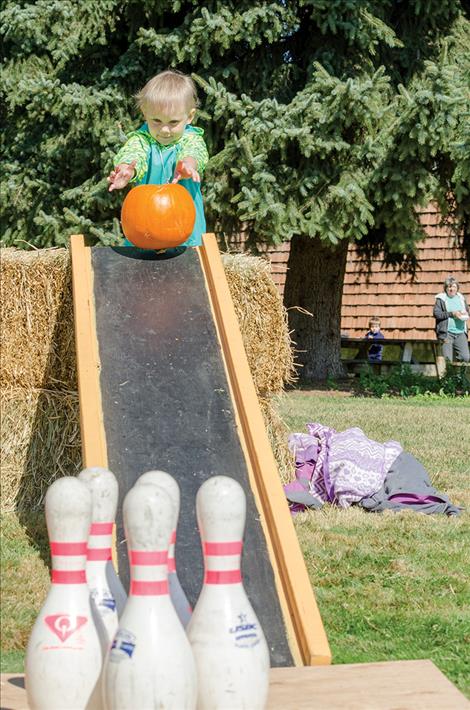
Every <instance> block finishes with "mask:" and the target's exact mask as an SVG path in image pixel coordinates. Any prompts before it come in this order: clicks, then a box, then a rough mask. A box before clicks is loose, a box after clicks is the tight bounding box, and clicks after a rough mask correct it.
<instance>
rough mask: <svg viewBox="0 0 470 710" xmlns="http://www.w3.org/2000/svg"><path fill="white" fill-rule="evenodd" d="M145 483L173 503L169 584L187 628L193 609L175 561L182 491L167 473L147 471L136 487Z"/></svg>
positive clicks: (178, 612) (177, 608) (181, 619)
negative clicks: (154, 486) (162, 492)
mask: <svg viewBox="0 0 470 710" xmlns="http://www.w3.org/2000/svg"><path fill="white" fill-rule="evenodd" d="M144 483H145V484H147V483H150V484H154V485H157V486H160V488H163V490H165V491H166V492H167V493H168V495H169V496H170V498H171V502H172V503H173V531H172V533H171V538H170V547H169V548H168V584H169V587H170V597H171V601H172V602H173V606H174V607H175V609H176V613H177V614H178V617H179V620H180V621H181V623H182V624H183V626H184V627H185V628H186V626H187V625H188V622H189V620H190V618H191V613H192V609H191V606H190V604H189V602H188V599H187V597H186V594H185V593H184V590H183V588H182V586H181V584H180V581H179V579H178V574H177V572H176V561H175V545H176V528H177V525H178V516H179V512H180V489H179V486H178V484H177V482H176V481H175V479H174V478H173V476H170V474H169V473H165V471H147V472H146V473H143V474H142V475H141V476H139V478H138V479H137V481H136V483H135V485H142V484H144Z"/></svg>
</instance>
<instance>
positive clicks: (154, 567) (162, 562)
mask: <svg viewBox="0 0 470 710" xmlns="http://www.w3.org/2000/svg"><path fill="white" fill-rule="evenodd" d="M129 557H130V564H131V584H130V589H129V593H130V595H131V596H138V597H147V596H161V595H165V594H169V589H168V580H167V578H166V576H167V564H168V550H129ZM141 576H143V577H145V579H142V578H140V577H141ZM149 576H151V577H154V579H148V577H149ZM162 576H163V577H164V579H162ZM136 577H139V579H136Z"/></svg>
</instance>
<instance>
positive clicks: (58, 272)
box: [0, 248, 77, 390]
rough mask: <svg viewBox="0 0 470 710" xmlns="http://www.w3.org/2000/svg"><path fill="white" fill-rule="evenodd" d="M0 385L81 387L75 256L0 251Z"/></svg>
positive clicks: (50, 251) (56, 251)
mask: <svg viewBox="0 0 470 710" xmlns="http://www.w3.org/2000/svg"><path fill="white" fill-rule="evenodd" d="M0 269H1V271H0V277H1V328H2V367H1V372H0V385H1V386H10V387H26V388H46V389H65V390H73V389H76V386H77V385H76V373H75V343H74V331H73V305H72V288H71V265H70V254H69V252H68V250H67V249H41V250H36V251H23V250H20V249H14V248H7V249H2V250H1V258H0Z"/></svg>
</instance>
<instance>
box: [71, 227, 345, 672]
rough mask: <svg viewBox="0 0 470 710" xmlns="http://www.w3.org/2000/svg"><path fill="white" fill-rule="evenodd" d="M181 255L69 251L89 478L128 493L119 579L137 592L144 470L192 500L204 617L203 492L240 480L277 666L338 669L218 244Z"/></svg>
mask: <svg viewBox="0 0 470 710" xmlns="http://www.w3.org/2000/svg"><path fill="white" fill-rule="evenodd" d="M203 241H204V244H203V246H202V247H198V248H196V249H187V250H186V251H184V252H183V253H181V254H179V255H178V256H174V257H171V258H169V257H168V255H166V254H162V255H158V254H154V253H153V252H152V253H149V254H148V255H147V254H145V253H143V252H140V251H138V250H136V249H134V248H132V247H92V248H90V247H87V246H85V239H84V237H83V236H82V235H74V236H73V237H72V239H71V251H72V267H73V293H74V312H75V332H76V348H77V363H78V383H79V396H80V421H81V431H82V450H83V465H84V466H105V467H108V468H109V469H110V470H112V471H113V473H114V474H115V475H116V477H117V479H118V481H119V485H120V505H119V510H118V518H117V521H116V556H115V561H116V562H117V564H118V567H119V574H120V576H121V579H122V580H123V582H124V584H126V583H127V582H128V575H129V571H128V563H127V551H126V545H125V540H124V531H123V526H122V515H121V503H122V499H123V497H124V495H125V494H126V492H127V491H128V490H129V488H130V487H131V486H132V485H133V484H134V482H135V480H136V479H137V478H138V476H139V475H140V474H141V473H143V472H144V471H148V470H151V469H161V470H165V471H167V472H168V473H170V474H172V475H173V476H174V477H175V478H176V480H177V481H178V484H179V486H180V490H181V510H180V518H179V525H178V537H177V545H176V561H177V568H178V576H179V579H180V582H181V584H182V586H183V588H184V590H185V592H186V594H187V596H188V599H189V601H190V603H191V604H193V605H194V604H195V602H196V600H197V597H198V594H199V591H200V588H201V584H202V578H203V560H202V554H201V549H200V540H199V534H198V530H197V523H196V515H195V504H194V503H195V495H196V492H197V490H198V488H199V486H200V485H201V483H203V481H204V480H206V479H207V478H208V477H210V476H213V475H217V474H223V475H228V476H232V477H233V478H236V479H237V480H238V481H239V482H240V483H241V484H242V486H243V488H244V490H245V492H246V496H247V526H246V533H245V542H244V551H243V557H242V570H243V578H244V583H245V588H246V590H247V593H248V596H249V598H250V601H251V603H252V605H253V607H254V609H255V612H256V614H257V616H258V618H259V620H260V623H261V625H262V627H263V630H264V632H265V635H266V638H267V641H268V646H269V648H270V653H271V666H272V667H281V666H302V665H326V664H329V663H330V662H331V654H330V649H329V646H328V641H327V638H326V635H325V631H324V628H323V624H322V621H321V617H320V614H319V611H318V607H317V604H316V601H315V596H314V593H313V590H312V587H311V585H310V581H309V578H308V574H307V570H306V567H305V563H304V560H303V557H302V553H301V550H300V547H299V544H298V541H297V536H296V533H295V529H294V526H293V523H292V520H291V516H290V513H289V509H288V506H287V503H286V500H285V496H284V492H283V489H282V485H281V482H280V479H279V474H278V471H277V466H276V462H275V460H274V456H273V453H272V450H271V447H270V444H269V441H268V438H267V434H266V430H265V426H264V421H263V417H262V414H261V411H260V407H259V403H258V398H257V395H256V392H255V388H254V385H253V381H252V378H251V374H250V370H249V366H248V362H247V359H246V355H245V351H244V348H243V343H242V338H241V334H240V331H239V327H238V322H237V319H236V315H235V311H234V308H233V304H232V301H231V297H230V293H229V290H228V285H227V281H226V278H225V273H224V270H223V266H222V262H221V259H220V255H219V252H218V248H217V242H216V239H215V237H214V235H210V234H208V235H204V238H203Z"/></svg>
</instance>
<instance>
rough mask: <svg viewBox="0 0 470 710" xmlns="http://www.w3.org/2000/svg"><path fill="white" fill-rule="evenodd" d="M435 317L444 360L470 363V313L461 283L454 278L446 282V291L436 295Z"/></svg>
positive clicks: (450, 277)
mask: <svg viewBox="0 0 470 710" xmlns="http://www.w3.org/2000/svg"><path fill="white" fill-rule="evenodd" d="M433 315H434V318H435V321H436V335H437V339H438V340H439V341H440V342H441V343H442V355H443V357H444V359H445V360H448V361H449V362H453V360H454V359H456V360H460V361H461V362H469V361H470V352H469V348H468V328H467V322H468V318H469V315H470V311H469V308H468V303H467V301H466V299H465V296H464V295H463V294H461V293H460V291H459V282H458V281H457V279H455V278H454V277H453V276H448V277H447V278H446V279H445V280H444V290H443V291H442V292H441V293H438V294H436V301H435V304H434V311H433ZM454 356H455V357H454Z"/></svg>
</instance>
